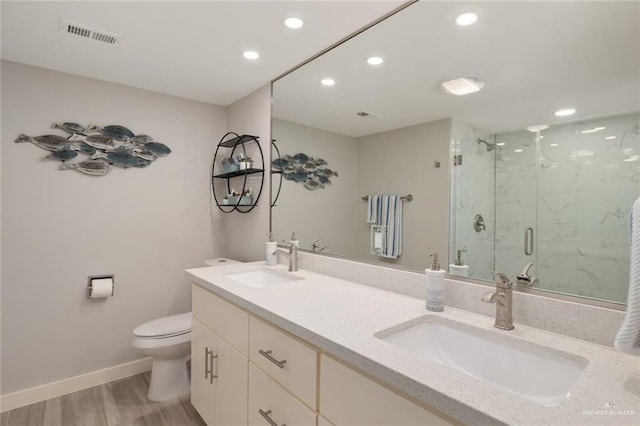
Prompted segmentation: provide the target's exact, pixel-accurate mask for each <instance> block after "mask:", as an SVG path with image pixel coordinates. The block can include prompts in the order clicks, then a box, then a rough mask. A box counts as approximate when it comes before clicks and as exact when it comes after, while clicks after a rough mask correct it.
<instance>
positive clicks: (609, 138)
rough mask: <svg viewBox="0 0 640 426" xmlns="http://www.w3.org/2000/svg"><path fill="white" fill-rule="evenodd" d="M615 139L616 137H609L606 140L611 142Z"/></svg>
mask: <svg viewBox="0 0 640 426" xmlns="http://www.w3.org/2000/svg"><path fill="white" fill-rule="evenodd" d="M615 138H616V136H607V137H606V138H605V139H606V140H608V141H610V140H611V139H615Z"/></svg>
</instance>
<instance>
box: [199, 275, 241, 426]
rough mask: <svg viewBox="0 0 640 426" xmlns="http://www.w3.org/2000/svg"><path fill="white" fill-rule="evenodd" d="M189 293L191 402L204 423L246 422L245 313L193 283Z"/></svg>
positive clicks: (227, 423) (226, 423)
mask: <svg viewBox="0 0 640 426" xmlns="http://www.w3.org/2000/svg"><path fill="white" fill-rule="evenodd" d="M192 297H193V301H192V306H193V318H192V323H191V403H192V404H193V406H194V407H195V408H196V410H197V411H198V413H200V416H201V417H202V418H203V420H204V421H205V422H206V423H207V424H208V425H246V424H247V377H248V367H249V361H248V358H247V356H246V355H247V354H246V348H247V336H248V326H247V325H248V321H249V315H248V314H247V313H246V312H245V311H243V310H241V309H239V308H237V307H235V306H233V305H232V304H230V303H228V302H225V301H224V300H222V299H220V298H219V297H217V296H215V295H214V294H212V293H210V292H208V291H206V290H204V289H202V288H200V287H197V286H193V289H192ZM243 323H244V324H245V326H244V327H243V326H242V324H243ZM243 335H244V337H242V336H243ZM230 341H232V342H234V343H235V344H236V346H234V345H232V344H231V342H230ZM243 342H244V343H243ZM237 346H240V347H241V348H244V349H245V352H244V353H242V352H241V351H240V350H239V349H238V347H237Z"/></svg>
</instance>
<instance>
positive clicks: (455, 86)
mask: <svg viewBox="0 0 640 426" xmlns="http://www.w3.org/2000/svg"><path fill="white" fill-rule="evenodd" d="M440 87H442V89H444V91H445V92H447V93H449V94H451V95H456V96H463V95H468V94H470V93H475V92H479V91H480V89H482V88H483V87H484V81H482V80H480V79H479V78H477V77H460V78H455V79H453V80H448V81H443V82H442V83H440Z"/></svg>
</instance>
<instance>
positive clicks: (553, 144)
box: [549, 143, 558, 146]
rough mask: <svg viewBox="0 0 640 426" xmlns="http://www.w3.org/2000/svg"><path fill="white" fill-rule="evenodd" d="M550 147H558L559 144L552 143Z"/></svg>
mask: <svg viewBox="0 0 640 426" xmlns="http://www.w3.org/2000/svg"><path fill="white" fill-rule="evenodd" d="M549 146H558V144H557V143H550V144H549Z"/></svg>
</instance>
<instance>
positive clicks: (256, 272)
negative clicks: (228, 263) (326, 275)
mask: <svg viewBox="0 0 640 426" xmlns="http://www.w3.org/2000/svg"><path fill="white" fill-rule="evenodd" d="M225 277H226V278H228V279H230V280H233V281H236V282H238V283H240V284H244V285H246V286H247V287H252V288H259V287H266V286H268V285H272V284H280V283H285V282H289V281H298V280H302V279H304V278H303V277H299V276H297V275H293V274H289V273H287V272H283V271H276V270H272V269H267V268H260V269H253V270H251V271H245V272H236V273H233V274H227V275H225Z"/></svg>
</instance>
